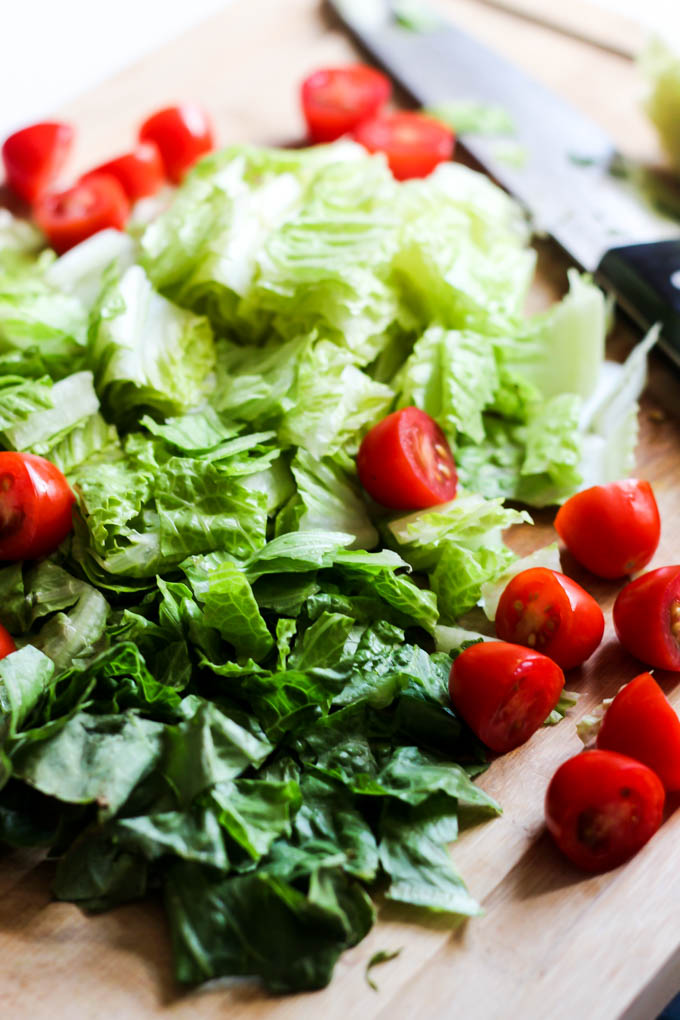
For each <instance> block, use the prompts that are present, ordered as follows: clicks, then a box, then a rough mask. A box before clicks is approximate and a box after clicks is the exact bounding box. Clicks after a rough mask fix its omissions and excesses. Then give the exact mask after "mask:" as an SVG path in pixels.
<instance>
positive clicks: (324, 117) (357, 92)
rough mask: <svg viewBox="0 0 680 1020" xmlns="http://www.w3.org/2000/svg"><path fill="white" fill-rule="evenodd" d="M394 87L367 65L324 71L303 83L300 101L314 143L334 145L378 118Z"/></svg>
mask: <svg viewBox="0 0 680 1020" xmlns="http://www.w3.org/2000/svg"><path fill="white" fill-rule="evenodd" d="M391 92H392V86H391V85H390V82H389V79H388V78H387V77H386V76H385V75H384V74H382V73H381V72H380V71H376V70H375V68H373V67H368V66H367V65H366V64H349V65H348V66H347V67H326V68H320V69H319V70H318V71H314V72H313V73H312V74H310V75H308V77H307V78H305V80H304V81H303V83H302V86H301V89H300V98H301V101H302V112H303V114H304V117H305V121H306V122H307V132H308V134H309V137H310V139H311V141H313V142H333V141H335V139H336V138H340V137H341V136H342V135H346V134H347V133H348V132H350V131H353V130H354V128H355V127H357V125H358V124H360V123H361V121H362V120H366V119H367V118H368V117H372V116H374V114H376V113H377V112H378V110H379V109H380V107H381V106H383V105H384V104H385V103H386V102H387V100H388V99H389V98H390V94H391Z"/></svg>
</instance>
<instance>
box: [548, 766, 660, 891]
mask: <svg viewBox="0 0 680 1020" xmlns="http://www.w3.org/2000/svg"><path fill="white" fill-rule="evenodd" d="M664 800H665V793H664V788H663V785H662V783H661V781H660V779H659V777H658V776H657V775H656V774H655V773H654V772H653V771H652V770H651V769H650V768H648V767H647V766H646V765H643V764H642V763H641V762H639V761H634V760H633V759H632V758H629V757H628V756H626V755H623V754H618V753H616V752H615V751H600V750H596V751H584V752H583V753H582V754H578V755H576V756H575V757H574V758H570V759H569V760H568V761H566V762H564V763H563V764H562V765H560V767H559V768H558V770H557V772H556V773H555V775H554V776H553V778H552V780H551V782H550V785H549V787H548V791H547V793H546V798H545V820H546V825H547V828H548V831H549V832H550V834H551V835H552V837H553V839H554V840H555V842H556V844H557V846H558V847H559V848H560V850H561V851H562V852H563V853H564V854H565V855H566V856H567V857H568V858H569V860H570V861H571V862H572V863H573V864H575V865H576V866H577V867H579V868H582V869H583V870H584V871H592V872H597V871H608V870H609V869H610V868H616V867H618V865H619V864H623V863H624V861H627V860H628V859H629V858H630V857H632V856H633V854H634V853H636V852H637V851H638V850H639V849H640V848H641V847H642V846H644V844H645V843H646V842H647V841H648V840H649V839H651V837H652V836H653V835H654V833H655V832H656V831H657V829H658V828H659V826H660V825H661V821H662V818H663V807H664Z"/></svg>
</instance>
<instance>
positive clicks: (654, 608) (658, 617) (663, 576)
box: [612, 565, 680, 670]
mask: <svg viewBox="0 0 680 1020" xmlns="http://www.w3.org/2000/svg"><path fill="white" fill-rule="evenodd" d="M612 615H613V618H614V629H615V630H616V635H617V637H618V639H619V641H620V642H621V644H622V645H623V647H624V648H625V649H626V650H627V651H629V652H630V653H631V655H634V656H635V658H636V659H640V661H641V662H644V663H646V665H648V666H656V667H657V668H658V669H671V670H680V565H676V566H668V567H658V568H657V569H656V570H650V571H648V572H647V573H646V574H642V575H641V576H640V577H636V578H635V580H634V581H629V582H628V584H627V585H626V586H625V587H624V588H622V589H621V591H620V592H619V594H618V596H617V598H616V602H615V603H614V609H613V613H612Z"/></svg>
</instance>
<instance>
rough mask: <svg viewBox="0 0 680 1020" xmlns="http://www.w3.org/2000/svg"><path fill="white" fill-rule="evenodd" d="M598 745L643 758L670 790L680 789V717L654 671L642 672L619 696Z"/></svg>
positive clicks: (605, 720)
mask: <svg viewBox="0 0 680 1020" xmlns="http://www.w3.org/2000/svg"><path fill="white" fill-rule="evenodd" d="M597 746H598V747H599V748H601V749H602V750H604V751H619V752H620V753H621V754H627V755H628V756H629V757H630V758H635V759H636V761H641V762H642V763H643V764H644V765H648V766H649V768H650V769H652V771H654V772H656V774H657V776H658V777H659V779H660V780H661V782H662V783H663V785H664V786H665V787H666V789H667V790H669V791H670V790H680V719H678V717H677V715H676V713H675V711H674V709H673V706H672V705H671V703H670V702H669V700H668V698H667V697H666V695H665V694H664V693H663V691H662V690H661V688H660V687H659V685H658V683H657V682H656V680H655V679H654V677H653V676H652V675H651V673H640V675H639V676H636V677H635V679H634V680H631V682H630V683H629V684H626V686H625V687H623V688H622V689H621V690H620V691H619V693H618V694H617V695H616V697H615V698H614V700H613V701H612V703H611V705H610V706H609V708H608V709H607V711H606V712H605V715H604V719H603V720H602V725H601V726H600V731H599V733H598V735H597Z"/></svg>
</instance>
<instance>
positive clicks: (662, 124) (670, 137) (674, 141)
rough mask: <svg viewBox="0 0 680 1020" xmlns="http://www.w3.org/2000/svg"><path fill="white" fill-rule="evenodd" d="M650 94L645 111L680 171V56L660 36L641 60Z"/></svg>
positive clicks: (667, 152) (648, 46)
mask: <svg viewBox="0 0 680 1020" xmlns="http://www.w3.org/2000/svg"><path fill="white" fill-rule="evenodd" d="M640 66H641V68H642V72H643V74H644V75H645V77H646V79H647V82H648V85H649V93H648V95H647V99H646V101H645V108H646V110H647V114H648V115H649V118H650V120H651V121H652V123H653V125H654V127H655V128H656V130H657V131H658V134H659V139H660V141H661V144H662V145H663V147H664V149H665V150H666V154H667V155H668V158H669V159H670V160H671V162H672V163H673V165H674V166H675V167H676V169H680V53H678V50H677V48H675V49H673V48H672V47H671V46H670V45H669V44H668V42H667V41H666V40H663V39H660V38H659V37H658V36H657V37H655V38H652V39H650V40H649V42H648V43H647V45H646V47H645V48H644V50H643V51H642V54H641V57H640Z"/></svg>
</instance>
